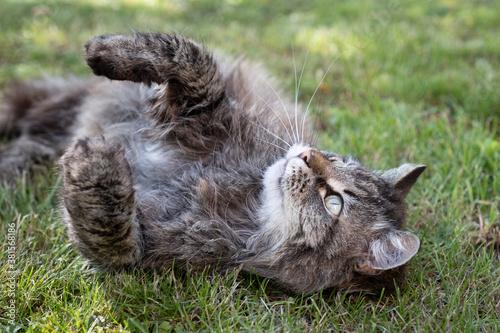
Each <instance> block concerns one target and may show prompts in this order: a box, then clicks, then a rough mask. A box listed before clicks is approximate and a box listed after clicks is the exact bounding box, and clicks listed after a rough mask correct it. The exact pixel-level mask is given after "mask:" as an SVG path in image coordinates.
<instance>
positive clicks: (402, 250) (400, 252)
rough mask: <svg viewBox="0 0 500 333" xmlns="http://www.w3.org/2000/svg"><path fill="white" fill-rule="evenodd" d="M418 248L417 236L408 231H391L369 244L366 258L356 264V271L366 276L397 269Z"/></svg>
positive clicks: (415, 252)
mask: <svg viewBox="0 0 500 333" xmlns="http://www.w3.org/2000/svg"><path fill="white" fill-rule="evenodd" d="M419 247H420V240H419V239H418V237H417V236H415V235H414V234H412V233H411V232H408V231H399V230H397V231H392V232H390V233H389V234H388V235H387V236H385V237H383V238H381V239H377V240H375V241H373V242H372V243H371V244H370V251H369V254H368V258H367V259H366V260H364V261H362V262H360V263H359V264H358V266H357V267H356V270H357V271H358V272H362V273H366V274H377V273H379V272H380V271H385V270H388V269H392V268H396V267H399V266H401V265H403V264H405V263H407V262H408V261H409V260H410V259H411V258H412V257H413V256H414V255H415V254H417V252H418V249H419Z"/></svg>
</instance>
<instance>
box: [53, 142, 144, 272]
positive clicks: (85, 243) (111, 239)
mask: <svg viewBox="0 0 500 333" xmlns="http://www.w3.org/2000/svg"><path fill="white" fill-rule="evenodd" d="M61 166H62V169H63V170H62V171H63V172H62V174H63V196H62V199H63V204H64V208H65V218H66V220H67V222H68V228H69V234H70V237H71V238H72V240H73V241H74V243H75V244H76V245H77V246H78V248H79V249H80V251H81V252H82V254H83V255H84V256H86V257H87V258H89V259H90V260H91V261H92V262H94V263H96V264H98V265H101V266H114V267H116V266H127V265H133V264H135V263H137V261H138V260H139V258H140V252H141V251H140V237H139V228H138V225H137V222H136V221H135V214H134V211H135V194H134V189H133V181H132V173H131V168H130V165H129V163H128V161H127V159H126V157H125V153H124V150H123V148H121V147H120V146H118V145H115V144H111V143H108V142H106V141H104V140H102V139H80V140H78V141H77V142H76V143H75V144H74V145H73V146H72V147H71V148H70V149H69V150H68V151H67V152H66V154H64V156H63V157H62V159H61Z"/></svg>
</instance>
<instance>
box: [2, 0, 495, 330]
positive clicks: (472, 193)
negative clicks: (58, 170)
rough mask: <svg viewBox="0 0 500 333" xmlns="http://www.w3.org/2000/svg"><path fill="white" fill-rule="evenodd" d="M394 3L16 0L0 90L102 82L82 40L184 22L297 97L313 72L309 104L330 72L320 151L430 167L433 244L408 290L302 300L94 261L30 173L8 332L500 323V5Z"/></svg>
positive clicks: (442, 0) (421, 222) (421, 200)
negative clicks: (92, 78)
mask: <svg viewBox="0 0 500 333" xmlns="http://www.w3.org/2000/svg"><path fill="white" fill-rule="evenodd" d="M388 3H390V4H391V5H387V4H386V2H384V1H375V0H351V1H343V2H340V1H336V2H333V1H330V0H317V1H301V0H289V1H269V0H252V1H249V0H226V1H215V0H190V1H183V0H177V1H160V0H156V1H155V0H149V1H139V0H122V1H97V0H86V1H79V2H75V1H69V0H68V1H39V0H2V1H1V4H0V7H1V10H0V28H1V32H2V33H1V34H0V88H4V87H5V86H6V85H7V84H8V81H9V80H11V79H13V78H16V79H18V78H31V77H36V76H39V75H42V74H43V73H49V74H54V75H61V74H64V73H68V72H71V73H76V74H79V75H90V71H89V69H87V68H86V67H85V65H84V63H83V61H82V59H81V55H82V53H83V49H82V47H81V45H82V44H83V43H84V42H85V41H86V40H87V39H88V38H89V37H91V36H93V35H97V34H102V33H110V32H131V31H132V30H133V29H135V30H157V31H165V32H168V31H172V30H175V31H179V32H182V33H184V34H185V35H187V36H189V37H193V38H195V39H197V40H199V41H203V42H204V43H206V44H208V45H209V47H210V48H211V49H214V50H215V49H220V50H222V51H224V52H227V53H230V54H241V53H244V54H246V55H247V57H248V58H250V59H253V60H256V61H261V62H263V63H264V64H265V66H266V67H267V68H268V69H269V72H270V73H271V74H272V75H273V76H275V77H276V78H277V80H278V81H279V82H280V83H281V84H282V86H283V88H284V90H285V91H287V92H288V93H289V95H293V93H294V86H295V83H294V77H295V75H294V70H295V69H294V68H295V67H296V68H297V69H296V71H297V72H298V74H300V71H301V69H302V67H304V77H303V80H302V82H301V86H300V89H299V99H300V101H301V102H302V103H303V104H305V105H307V103H308V102H309V100H310V98H311V96H313V93H314V91H315V89H316V87H317V86H318V84H319V83H320V81H321V79H322V77H323V75H324V74H325V73H327V75H326V78H325V81H324V83H323V84H321V86H320V88H321V89H319V91H318V94H317V95H316V96H314V99H313V102H312V104H311V109H312V112H313V113H314V114H315V115H317V117H318V125H319V128H321V131H319V132H318V139H319V145H320V146H321V147H322V148H327V149H331V150H334V151H337V152H340V153H343V154H354V155H355V156H356V157H358V158H359V159H361V160H362V161H363V162H364V163H365V164H367V165H369V166H370V167H372V168H374V169H385V168H390V167H394V166H396V165H397V164H400V163H403V162H413V163H422V164H426V165H427V166H428V169H427V170H426V171H425V173H424V175H423V177H422V179H421V180H419V182H418V184H417V185H416V187H415V188H414V189H413V191H412V192H411V194H410V196H409V198H408V201H409V214H410V217H409V222H408V229H409V230H411V231H412V232H414V233H416V234H417V235H419V237H420V238H421V240H422V246H421V249H420V252H419V254H418V255H417V256H416V257H415V258H414V259H413V260H412V261H411V262H410V265H409V269H408V275H407V277H406V280H405V283H404V284H403V285H401V286H400V287H399V288H397V289H396V291H395V292H394V293H392V294H384V293H383V294H381V295H367V294H361V295H337V294H335V293H315V294H311V295H291V294H287V293H284V292H282V291H280V290H279V289H277V288H276V287H275V286H273V285H272V284H271V283H270V282H269V281H266V280H262V279H259V278H258V277H248V276H242V275H241V274H238V272H233V273H232V274H227V275H214V274H208V273H199V274H195V273H193V272H187V273H186V272H181V271H177V270H176V269H175V268H172V269H166V270H165V271H164V272H137V271H134V272H119V273H114V274H108V273H103V272H100V271H96V270H93V269H90V268H88V267H87V263H86V261H85V260H83V259H82V258H81V257H80V256H79V255H78V253H77V252H76V250H75V249H74V248H73V247H72V246H71V245H69V244H68V239H67V236H66V234H65V227H64V225H63V224H62V222H61V221H60V220H59V219H58V217H57V205H58V202H57V185H58V178H57V175H56V174H55V173H48V174H41V175H38V176H37V177H36V179H35V181H34V182H30V181H26V177H25V178H23V179H20V180H19V186H18V187H17V188H16V189H15V190H12V189H9V188H6V187H0V220H1V222H2V225H3V228H2V231H1V233H2V234H1V236H2V238H3V239H6V240H7V237H8V236H9V234H8V225H9V224H10V223H15V224H16V226H17V232H16V234H15V238H16V245H15V248H16V265H17V266H16V270H17V274H16V275H15V282H16V286H17V290H16V298H15V299H16V319H15V324H14V325H9V322H8V317H7V315H8V311H7V310H8V309H7V308H6V306H7V305H8V303H7V302H8V301H9V298H8V297H0V306H1V308H0V318H1V319H0V330H2V331H5V332H52V331H60V332H103V331H104V332H106V331H114V332H128V331H130V332H169V331H200V330H201V331H212V330H214V331H224V330H225V331H266V332H267V331H298V332H301V331H328V330H331V331H358V332H361V331H377V332H379V331H392V332H400V331H405V332H406V331H423V332H428V331H457V332H458V331H460V332H478V331H491V332H495V331H499V330H500V283H499V281H500V270H499V268H498V257H499V252H498V250H499V248H500V241H499V240H498V237H499V236H498V233H496V234H495V233H494V230H498V229H497V228H498V227H499V225H500V212H499V201H500V200H499V199H500V177H499V174H500V170H499V169H500V167H499V165H500V138H499V136H500V93H499V91H500V34H499V33H498V31H499V29H500V2H498V1H493V0H491V1H486V0H474V1H473V0H468V1H465V0H464V1H454V0H437V1H415V0H414V1H411V0H410V1H391V2H388ZM294 59H295V66H294ZM334 60H335V61H334ZM332 63H333V65H332V66H331V68H330V70H329V71H328V68H329V67H330V65H331V64H332ZM327 71H328V72H327ZM495 237H496V238H495ZM7 251H8V247H7V245H6V244H4V245H3V247H2V248H1V250H0V261H1V264H2V268H1V270H0V285H1V286H2V288H4V287H5V288H6V287H7V282H8V278H10V277H12V276H13V275H12V274H11V273H10V272H9V269H8V266H7V259H8V252H7ZM311 269H314V268H311ZM5 290H6V291H8V290H7V289H5ZM2 292H3V291H2ZM6 295H7V292H6Z"/></svg>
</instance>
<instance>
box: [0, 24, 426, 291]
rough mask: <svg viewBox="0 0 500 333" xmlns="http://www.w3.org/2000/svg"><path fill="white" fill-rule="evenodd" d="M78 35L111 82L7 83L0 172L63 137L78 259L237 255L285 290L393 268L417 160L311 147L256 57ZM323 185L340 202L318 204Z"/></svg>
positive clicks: (403, 249)
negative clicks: (388, 164)
mask: <svg viewBox="0 0 500 333" xmlns="http://www.w3.org/2000/svg"><path fill="white" fill-rule="evenodd" d="M85 48H86V57H85V59H86V61H87V64H88V65H89V66H90V67H91V68H92V70H93V71H94V73H95V74H96V75H98V76H105V77H107V78H109V79H111V81H110V80H108V79H102V78H96V79H94V80H87V81H78V80H74V79H71V80H69V81H65V83H62V84H61V83H60V82H61V81H57V80H56V81H53V80H46V81H41V82H34V83H31V84H29V83H28V84H27V85H26V86H25V87H24V88H22V89H15V88H14V89H12V90H11V92H9V93H7V95H6V97H5V102H4V106H3V109H2V114H1V115H0V130H3V131H4V132H6V129H7V127H8V126H7V123H9V124H12V126H10V131H11V132H10V133H11V135H10V137H9V138H10V139H11V141H9V143H7V145H5V146H4V147H3V148H1V149H2V150H1V151H0V174H1V175H2V177H3V178H4V179H7V180H9V179H12V177H13V176H14V175H15V174H16V172H18V171H19V170H22V169H23V168H24V167H25V166H26V165H28V164H30V165H36V164H42V163H45V161H54V160H56V159H57V158H58V157H59V156H60V154H61V153H62V151H63V150H64V149H65V148H67V147H68V146H69V148H67V150H66V152H65V153H64V155H63V156H62V158H61V159H60V166H61V172H62V176H63V189H62V203H63V209H62V210H63V216H64V219H65V220H66V221H67V224H68V229H69V235H70V238H71V240H72V241H73V243H74V244H75V245H76V246H77V247H78V248H79V250H80V251H81V253H82V254H83V255H84V256H85V257H86V258H88V259H89V260H90V261H91V262H92V263H94V264H96V265H98V266H101V267H104V268H119V267H152V268H159V267H169V266H171V265H172V263H173V262H175V264H176V265H181V266H185V267H189V268H193V269H205V268H207V267H211V268H216V267H217V268H218V269H222V270H226V269H233V268H237V267H242V269H243V271H245V272H251V271H253V272H256V273H257V274H259V275H261V276H264V277H268V278H271V279H273V280H274V281H276V282H277V283H278V284H279V285H281V286H283V287H284V288H286V289H289V290H292V291H294V292H313V291H317V290H321V289H325V288H340V289H349V290H380V289H381V288H384V287H389V288H390V287H392V286H393V285H394V279H396V280H397V279H399V278H400V277H401V275H402V273H403V267H404V266H405V264H406V263H407V262H408V260H410V259H411V257H412V256H414V255H415V254H416V252H417V251H418V247H419V240H418V238H417V237H416V236H415V235H413V234H411V233H409V232H406V231H402V230H401V229H402V228H403V225H404V223H405V220H406V203H405V197H406V195H407V194H408V191H409V190H410V188H411V187H412V186H413V184H414V183H415V181H416V180H417V178H418V177H419V175H420V174H421V173H422V171H423V170H424V169H425V167H424V166H421V165H410V164H404V165H402V166H401V167H399V168H395V169H392V170H389V171H387V172H385V173H378V172H370V171H368V170H366V169H365V168H364V167H363V166H362V165H361V164H360V163H358V162H357V161H355V160H352V159H349V158H347V159H346V158H344V157H342V156H340V155H338V154H334V153H330V152H325V151H319V150H318V149H316V148H314V147H312V146H311V145H310V144H309V137H308V134H307V133H308V131H307V128H306V126H307V125H304V123H305V121H303V120H304V117H305V116H304V115H303V114H302V113H301V112H300V111H299V110H297V106H296V105H295V106H294V105H292V104H288V103H287V102H284V101H283V100H282V99H281V98H280V97H279V96H278V95H277V93H276V91H275V90H274V89H273V88H272V87H271V85H270V83H269V82H268V81H267V80H266V79H264V78H263V76H262V75H261V74H258V71H257V70H256V69H255V68H254V67H252V66H251V65H249V64H248V63H246V62H244V61H227V60H221V59H219V58H216V57H214V56H213V55H212V54H210V53H209V52H208V51H207V50H206V49H205V48H204V47H203V46H201V45H199V44H197V43H195V42H193V41H191V40H188V39H185V38H183V37H181V36H178V35H166V34H159V33H136V34H135V35H133V36H127V35H108V36H101V37H96V38H93V39H92V40H90V41H89V42H88V43H87V44H85ZM120 81H121V82H120ZM37 123H40V124H41V125H37ZM303 126H304V128H302V127H303ZM302 133H305V134H302ZM70 142H72V143H71V144H70ZM37 146H38V147H41V148H39V149H37V148H36V147H37ZM44 150H45V151H46V152H44V153H43V154H37V152H43V151H44ZM17 151H21V152H23V154H22V155H21V157H19V158H17V159H16V157H14V155H15V152H17ZM332 194H333V195H335V196H338V197H340V198H342V203H343V206H342V210H341V211H340V213H339V214H338V215H334V214H331V213H330V212H329V211H327V209H326V206H325V204H324V199H325V197H327V196H329V195H332Z"/></svg>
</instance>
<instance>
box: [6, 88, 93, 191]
mask: <svg viewBox="0 0 500 333" xmlns="http://www.w3.org/2000/svg"><path fill="white" fill-rule="evenodd" d="M88 86H89V81H86V80H79V79H73V78H68V79H52V78H47V79H43V80H35V81H28V82H18V83H13V84H11V86H10V87H9V89H8V90H7V91H6V92H5V96H4V98H3V101H2V104H1V105H0V139H4V140H6V141H7V142H6V143H5V144H4V145H1V143H0V145H1V147H0V180H4V181H7V182H8V183H14V179H15V177H16V176H18V175H20V174H21V173H22V172H23V170H26V169H28V170H32V169H40V168H44V167H46V166H47V165H49V164H50V163H52V162H54V161H55V160H56V159H57V158H58V157H59V156H60V155H61V154H62V152H63V151H64V149H65V148H66V147H67V145H68V144H69V143H70V142H71V136H72V134H73V133H72V130H73V128H72V126H73V124H74V122H75V120H76V118H77V115H78V113H79V112H80V105H81V103H82V102H83V101H84V99H85V97H86V95H87V93H88Z"/></svg>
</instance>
